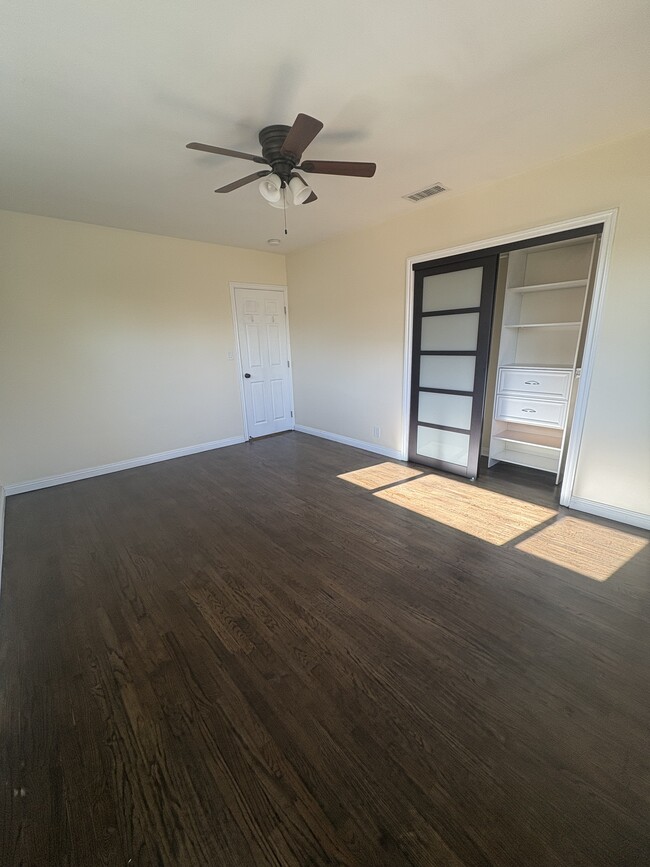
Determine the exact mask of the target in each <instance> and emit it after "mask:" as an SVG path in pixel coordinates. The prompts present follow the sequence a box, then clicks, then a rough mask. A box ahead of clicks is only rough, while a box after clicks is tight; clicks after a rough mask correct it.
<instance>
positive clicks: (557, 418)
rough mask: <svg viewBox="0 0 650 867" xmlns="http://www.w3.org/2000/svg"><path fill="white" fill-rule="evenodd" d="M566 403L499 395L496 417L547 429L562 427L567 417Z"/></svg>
mask: <svg viewBox="0 0 650 867" xmlns="http://www.w3.org/2000/svg"><path fill="white" fill-rule="evenodd" d="M566 408H567V405H566V402H563V401H552V400H535V399H530V398H525V397H506V396H505V395H498V396H497V401H496V413H495V417H496V418H497V419H500V420H503V421H516V422H519V423H520V424H521V423H523V424H540V425H545V426H546V427H562V426H563V425H564V419H565V416H566Z"/></svg>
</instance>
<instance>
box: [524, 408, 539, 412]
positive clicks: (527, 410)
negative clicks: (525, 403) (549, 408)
mask: <svg viewBox="0 0 650 867" xmlns="http://www.w3.org/2000/svg"><path fill="white" fill-rule="evenodd" d="M522 412H537V410H536V409H522Z"/></svg>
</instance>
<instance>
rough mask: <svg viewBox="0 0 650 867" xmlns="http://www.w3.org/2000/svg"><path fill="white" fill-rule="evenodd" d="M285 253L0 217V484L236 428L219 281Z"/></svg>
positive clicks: (274, 270)
mask: <svg viewBox="0 0 650 867" xmlns="http://www.w3.org/2000/svg"><path fill="white" fill-rule="evenodd" d="M230 280H236V281H242V282H249V283H270V284H284V283H285V282H286V274H285V269H284V257H283V256H278V255H273V254H270V253H259V252H254V251H249V250H242V249H235V248H232V247H220V246H217V245H213V244H202V243H198V242H193V241H183V240H178V239H174V238H164V237H159V236H156V235H146V234H142V233H138V232H128V231H122V230H119V229H109V228H104V227H100V226H91V225H86V224H83V223H73V222H67V221H64V220H53V219H49V218H45V217H34V216H29V215H25V214H15V213H7V212H0V372H1V373H0V480H1V481H2V483H3V484H5V485H7V484H14V483H19V482H25V481H30V480H33V479H39V478H43V477H47V476H50V475H57V474H60V473H66V472H70V471H74V470H80V469H84V468H88V467H95V466H98V465H102V464H107V463H112V462H114V461H122V460H127V459H130V458H137V457H141V456H144V455H149V454H155V453H158V452H164V451H168V450H172V449H177V448H184V447H188V446H193V445H198V444H200V443H205V442H213V441H215V440H220V439H224V438H228V437H234V436H237V435H241V434H242V430H243V428H242V417H241V409H240V398H239V386H238V382H237V377H236V369H235V368H236V362H234V361H228V359H227V353H228V351H229V350H234V333H233V326H232V314H231V307H230V289H229V281H230Z"/></svg>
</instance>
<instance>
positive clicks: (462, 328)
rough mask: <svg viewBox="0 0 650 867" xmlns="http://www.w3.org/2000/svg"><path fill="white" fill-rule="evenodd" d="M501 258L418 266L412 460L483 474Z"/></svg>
mask: <svg viewBox="0 0 650 867" xmlns="http://www.w3.org/2000/svg"><path fill="white" fill-rule="evenodd" d="M497 262H498V257H497V256H487V257H482V258H474V259H469V258H468V259H465V260H462V261H457V262H453V263H451V264H447V265H439V266H432V265H431V264H430V263H426V264H423V265H420V266H416V267H415V269H414V270H415V293H414V304H413V346H412V371H411V422H410V433H409V460H411V461H414V462H416V463H424V464H427V465H428V466H432V467H438V468H440V469H444V470H448V471H449V472H453V473H457V474H459V475H463V476H467V477H469V478H474V477H475V476H476V474H477V472H478V460H479V454H480V440H481V427H482V422H483V406H484V403H485V382H486V377H487V361H488V351H489V343H490V328H491V324H492V307H493V303H494V291H495V286H496V270H497Z"/></svg>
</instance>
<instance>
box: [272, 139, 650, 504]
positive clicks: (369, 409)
mask: <svg viewBox="0 0 650 867" xmlns="http://www.w3.org/2000/svg"><path fill="white" fill-rule="evenodd" d="M649 154H650V134H648V133H646V134H644V135H640V136H635V137H634V138H630V139H626V140H624V141H619V142H614V143H610V144H608V145H606V146H603V147H600V148H597V149H594V150H590V151H587V152H585V153H582V154H579V155H577V156H575V157H572V158H569V159H565V160H562V161H561V162H557V163H553V164H550V165H546V166H544V167H541V168H539V169H538V170H536V171H533V172H529V173H526V174H523V175H518V176H516V177H512V178H509V179H507V180H504V181H501V182H499V183H496V184H493V185H490V186H487V187H483V188H481V189H478V190H475V191H474V192H472V193H468V194H466V195H459V196H455V197H454V196H453V195H452V194H449V195H448V196H444V195H443V196H441V197H440V198H436V199H433V200H431V201H430V202H425V203H422V204H420V205H414V206H413V212H412V214H409V215H407V216H401V217H399V218H395V219H393V220H391V221H389V222H387V223H384V224H382V225H380V226H375V227H372V228H369V229H366V230H364V231H361V232H358V233H355V234H354V235H347V236H345V237H341V238H337V239H334V240H331V241H328V242H324V243H321V244H318V245H316V246H313V247H310V248H309V249H305V250H302V251H299V252H296V253H293V254H291V255H290V256H289V257H288V260H287V271H288V279H289V286H290V293H291V328H292V331H291V339H292V352H293V358H294V392H295V404H296V421H297V423H298V424H299V425H304V426H307V427H312V428H318V429H321V430H326V431H329V432H332V433H335V434H339V435H343V436H347V437H351V438H354V439H359V440H365V441H372V428H373V426H374V425H380V427H381V430H382V436H381V439H380V441H379V442H380V444H381V445H383V446H384V447H387V448H392V449H399V448H400V446H401V432H402V417H401V413H402V371H403V353H404V305H405V261H406V259H407V257H409V256H417V255H420V254H423V253H427V252H432V251H436V250H442V249H446V248H448V247H453V246H457V245H461V244H466V243H471V242H475V241H479V240H481V239H484V238H486V239H487V238H491V237H496V236H499V235H503V234H508V233H510V232H515V231H519V230H523V229H528V228H534V227H536V226H541V225H544V224H548V223H553V222H556V221H560V220H566V219H570V218H572V217H579V216H582V215H585V214H590V213H595V212H598V211H603V210H607V209H609V208H614V207H616V208H619V209H620V210H619V217H618V224H617V230H616V237H615V241H614V248H613V256H612V262H611V268H610V273H609V279H608V285H607V289H606V296H605V306H604V312H603V319H602V325H601V330H600V336H599V341H598V347H597V363H596V366H595V370H594V375H593V381H592V388H591V393H590V398H589V406H588V411H587V419H586V425H585V431H584V439H583V446H582V452H581V456H580V460H579V465H578V474H577V479H576V485H575V489H574V494H575V496H577V497H581V498H584V499H586V500H591V501H594V502H597V503H603V504H608V505H612V506H615V507H617V508H620V509H626V510H630V511H632V512H641V513H644V514H648V513H650V450H649V449H648V442H649V440H650V350H649V347H650V322H649V315H648V313H649V303H648V301H649V297H650V244H649V243H648V238H649V237H650V173H649V171H648V166H649V165H650V161H649V160H648V155H649ZM380 170H381V167H380Z"/></svg>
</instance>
